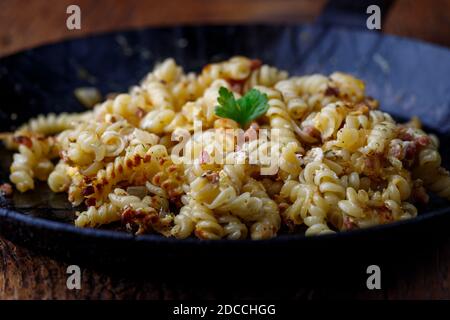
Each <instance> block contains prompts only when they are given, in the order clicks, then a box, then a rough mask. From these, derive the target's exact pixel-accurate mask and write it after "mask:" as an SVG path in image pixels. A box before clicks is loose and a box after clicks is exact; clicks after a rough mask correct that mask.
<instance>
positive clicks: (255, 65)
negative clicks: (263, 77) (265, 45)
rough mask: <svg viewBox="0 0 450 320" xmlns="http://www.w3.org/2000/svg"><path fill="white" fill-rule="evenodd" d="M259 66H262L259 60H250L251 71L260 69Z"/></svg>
mask: <svg viewBox="0 0 450 320" xmlns="http://www.w3.org/2000/svg"><path fill="white" fill-rule="evenodd" d="M261 66H262V61H261V60H259V59H252V60H250V69H251V70H252V71H253V70H256V69H259V68H261Z"/></svg>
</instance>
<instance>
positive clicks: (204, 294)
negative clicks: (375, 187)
mask: <svg viewBox="0 0 450 320" xmlns="http://www.w3.org/2000/svg"><path fill="white" fill-rule="evenodd" d="M449 247H450V237H449V238H447V239H444V240H443V241H439V242H437V243H436V242H433V243H430V244H429V245H427V246H425V247H423V248H421V250H418V251H417V256H415V257H414V259H413V260H412V261H404V262H403V263H399V264H394V265H392V266H390V267H389V269H388V270H384V269H382V277H385V276H386V277H389V278H391V280H390V281H387V284H386V287H384V288H382V290H375V291H370V290H367V289H361V288H355V287H342V286H341V287H336V286H330V287H327V288H311V287H302V286H301V285H298V286H292V285H289V283H285V284H283V283H281V284H280V286H278V288H277V287H264V286H263V287H256V288H255V287H253V286H247V285H246V284H245V283H242V282H241V283H229V284H225V285H224V284H222V285H219V284H217V282H215V283H214V286H211V285H207V284H204V283H203V284H201V283H199V284H197V285H192V283H189V284H183V283H179V282H177V283H170V282H166V281H164V280H161V279H159V278H158V277H157V276H155V277H154V278H152V277H149V278H146V277H144V278H140V277H137V278H134V277H127V276H123V275H117V274H105V273H102V272H99V271H96V270H92V269H90V268H84V267H83V266H81V269H82V277H81V290H68V289H67V287H66V280H67V276H68V275H67V274H66V270H67V266H68V263H65V262H60V261H56V260H54V259H51V258H49V257H46V256H42V255H39V254H36V253H34V252H32V251H30V250H27V249H25V248H22V247H20V246H17V245H14V244H13V243H11V242H10V241H8V240H6V239H4V238H2V237H0V258H1V259H0V299H34V300H37V299H101V300H109V299H166V300H173V299H218V298H225V299H231V298H234V299H283V300H304V299H350V298H356V299H450V285H449V279H450V268H449V266H450V250H448V248H449Z"/></svg>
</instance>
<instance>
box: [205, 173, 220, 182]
mask: <svg viewBox="0 0 450 320" xmlns="http://www.w3.org/2000/svg"><path fill="white" fill-rule="evenodd" d="M202 178H206V179H208V181H209V182H211V183H217V182H219V173H218V172H214V171H207V172H205V173H204V174H202Z"/></svg>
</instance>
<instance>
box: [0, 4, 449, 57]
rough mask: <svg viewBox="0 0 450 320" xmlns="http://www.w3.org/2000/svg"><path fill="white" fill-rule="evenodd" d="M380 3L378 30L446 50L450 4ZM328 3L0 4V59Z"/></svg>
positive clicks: (315, 12)
mask: <svg viewBox="0 0 450 320" xmlns="http://www.w3.org/2000/svg"><path fill="white" fill-rule="evenodd" d="M356 1H360V0H356ZM347 2H348V1H347ZM369 2H370V1H369ZM373 2H374V3H376V1H373ZM385 2H387V3H388V4H389V8H390V10H389V11H388V12H387V13H386V14H383V12H382V32H384V33H387V34H395V35H401V36H407V37H413V38H418V39H421V40H425V41H428V42H433V43H437V44H440V45H444V46H448V47H450V0H433V1H430V0H387V1H385ZM71 4H76V5H78V6H80V8H81V14H82V17H81V22H82V28H81V30H73V31H70V30H68V29H67V28H66V19H67V17H68V15H67V14H66V8H67V7H68V6H69V5H71ZM327 5H328V1H327V0H57V1H53V0H52V1H50V0H0V56H4V55H8V54H11V53H14V52H16V51H19V50H21V49H25V48H30V47H34V46H37V45H40V44H46V43H50V42H55V41H58V40H61V39H66V38H73V37H80V36H82V35H86V34H93V33H99V32H105V31H112V30H119V29H129V28H141V27H145V26H170V25H179V24H249V23H287V24H293V23H312V22H314V21H316V19H317V18H318V17H319V16H320V15H321V13H322V12H323V11H324V9H325V8H326V6H327Z"/></svg>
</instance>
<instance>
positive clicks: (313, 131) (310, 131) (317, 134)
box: [302, 126, 320, 140]
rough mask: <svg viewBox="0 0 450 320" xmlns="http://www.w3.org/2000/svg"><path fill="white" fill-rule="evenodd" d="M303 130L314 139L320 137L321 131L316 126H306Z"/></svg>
mask: <svg viewBox="0 0 450 320" xmlns="http://www.w3.org/2000/svg"><path fill="white" fill-rule="evenodd" d="M302 131H303V132H304V133H305V134H306V135H308V136H310V137H311V138H313V139H317V140H319V139H320V131H319V130H317V129H316V128H315V127H314V126H304V127H303V130H302Z"/></svg>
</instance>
